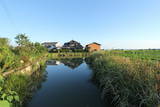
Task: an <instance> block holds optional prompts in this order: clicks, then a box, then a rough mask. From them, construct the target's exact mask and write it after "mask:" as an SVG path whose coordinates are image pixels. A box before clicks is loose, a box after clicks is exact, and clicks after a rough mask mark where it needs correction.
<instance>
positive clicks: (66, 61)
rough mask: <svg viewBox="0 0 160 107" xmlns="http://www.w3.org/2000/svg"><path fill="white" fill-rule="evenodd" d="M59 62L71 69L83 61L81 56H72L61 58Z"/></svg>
mask: <svg viewBox="0 0 160 107" xmlns="http://www.w3.org/2000/svg"><path fill="white" fill-rule="evenodd" d="M61 62H62V63H63V64H64V65H65V66H68V67H70V68H71V69H75V68H77V67H78V66H80V65H81V64H82V63H83V59H82V58H73V59H62V60H61Z"/></svg>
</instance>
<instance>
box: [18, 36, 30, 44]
mask: <svg viewBox="0 0 160 107" xmlns="http://www.w3.org/2000/svg"><path fill="white" fill-rule="evenodd" d="M15 39H16V43H17V44H18V45H19V46H27V45H29V44H30V40H29V39H28V37H27V36H26V35H25V34H18V35H17V36H16V37H15Z"/></svg>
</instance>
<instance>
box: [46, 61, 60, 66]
mask: <svg viewBox="0 0 160 107" xmlns="http://www.w3.org/2000/svg"><path fill="white" fill-rule="evenodd" d="M46 64H47V65H59V64H61V62H60V61H57V60H48V61H47V62H46Z"/></svg>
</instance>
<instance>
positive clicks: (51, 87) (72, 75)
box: [26, 59, 105, 107]
mask: <svg viewBox="0 0 160 107" xmlns="http://www.w3.org/2000/svg"><path fill="white" fill-rule="evenodd" d="M46 73H47V74H46V80H45V81H44V82H43V83H42V84H41V87H40V88H39V89H38V90H37V91H36V92H35V93H34V94H33V97H32V99H31V100H30V101H29V103H28V104H27V106H26V107H105V103H104V102H103V101H102V100H101V96H100V91H99V90H98V89H97V87H96V86H95V85H94V84H93V83H92V81H91V78H92V71H91V70H90V69H89V67H88V65H87V64H86V63H85V61H84V59H63V60H59V61H58V60H48V61H47V67H46Z"/></svg>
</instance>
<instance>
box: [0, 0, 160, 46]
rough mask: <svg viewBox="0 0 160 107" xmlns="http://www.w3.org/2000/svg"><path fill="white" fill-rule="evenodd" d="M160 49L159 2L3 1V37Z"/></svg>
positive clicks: (0, 7) (0, 29)
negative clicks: (20, 36)
mask: <svg viewBox="0 0 160 107" xmlns="http://www.w3.org/2000/svg"><path fill="white" fill-rule="evenodd" d="M18 33H26V34H27V35H29V38H30V39H31V40H32V41H37V42H44V41H59V42H61V43H62V44H63V43H64V42H67V41H69V40H71V39H74V40H77V41H79V42H81V43H82V44H83V45H85V44H88V43H91V42H98V43H101V44H102V46H103V48H106V49H113V48H114V49H115V48H123V49H126V48H127V49H139V48H160V0H0V37H7V38H9V39H10V40H12V43H13V40H14V37H15V36H16V34H18Z"/></svg>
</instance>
